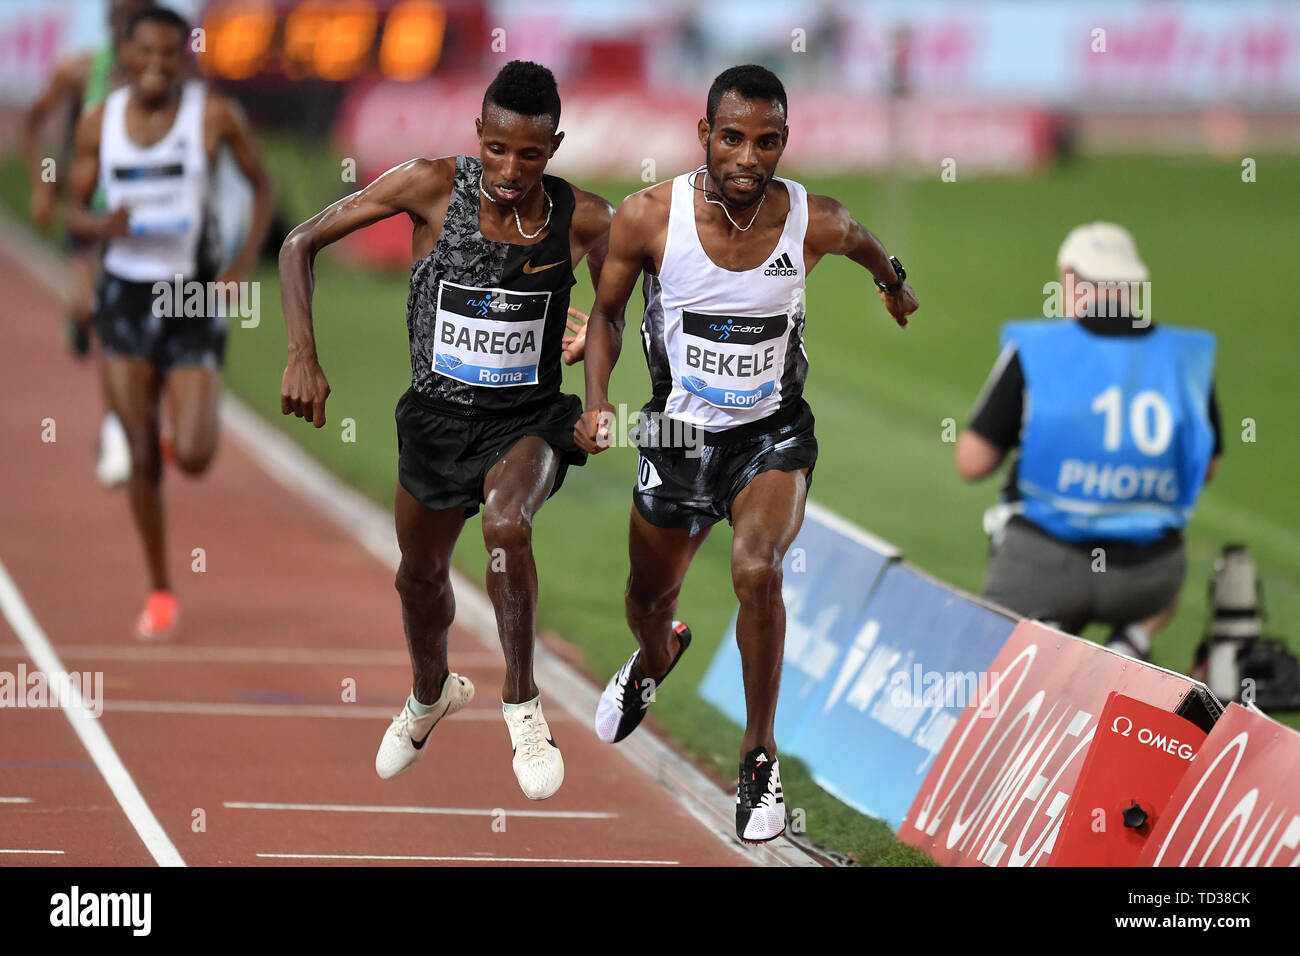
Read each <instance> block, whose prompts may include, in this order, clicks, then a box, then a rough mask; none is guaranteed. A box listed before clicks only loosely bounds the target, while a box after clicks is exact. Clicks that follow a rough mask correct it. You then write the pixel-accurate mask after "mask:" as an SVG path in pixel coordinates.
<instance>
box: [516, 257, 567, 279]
mask: <svg viewBox="0 0 1300 956" xmlns="http://www.w3.org/2000/svg"><path fill="white" fill-rule="evenodd" d="M559 265H564V260H563V259H560V260H557V261H556V262H548V263H547V264H546V265H544V266H537V267H536V268H533V264H532V263H531V262H525V263H524V275H526V276H530V275H532V274H533V273H534V272H545V271H546V270H547V269H554V268H555V267H556V266H559Z"/></svg>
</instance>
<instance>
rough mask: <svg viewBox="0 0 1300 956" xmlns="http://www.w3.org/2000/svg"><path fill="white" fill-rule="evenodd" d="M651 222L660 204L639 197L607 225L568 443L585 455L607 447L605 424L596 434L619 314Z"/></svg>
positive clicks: (618, 346)
mask: <svg viewBox="0 0 1300 956" xmlns="http://www.w3.org/2000/svg"><path fill="white" fill-rule="evenodd" d="M656 216H657V217H659V218H665V213H664V209H663V207H662V204H661V203H658V202H656V201H655V200H654V199H652V198H651V197H649V196H648V195H647V193H645V192H640V193H637V194H635V195H633V196H629V197H628V198H627V199H626V200H624V202H623V205H622V206H620V207H619V210H618V212H617V213H615V215H614V221H613V223H612V224H611V225H610V230H609V253H608V255H607V256H606V258H605V263H604V267H603V268H602V269H601V273H600V285H599V286H597V288H596V303H595V305H593V306H592V309H591V318H590V319H589V320H588V321H587V352H586V364H587V368H586V380H587V410H586V411H585V412H584V413H583V415H582V417H581V418H580V419H578V423H577V425H576V426H575V427H574V440H575V441H576V442H577V443H578V446H579V447H580V448H582V450H583V451H585V452H587V453H589V454H595V453H597V452H599V451H603V450H604V449H605V448H606V447H608V437H609V436H608V433H607V431H608V422H606V423H604V426H603V428H602V423H601V420H600V417H601V415H602V414H603V413H609V412H612V410H613V406H612V405H611V404H610V403H609V377H610V375H611V374H612V373H613V371H614V365H615V363H616V362H617V361H618V355H619V352H620V351H621V350H622V348H623V322H624V310H625V309H626V308H627V300H628V299H629V298H630V297H631V295H632V290H633V289H634V288H635V287H636V280H637V279H638V278H639V277H640V275H641V270H642V268H643V267H644V265H645V263H646V260H647V258H648V255H649V245H650V243H649V235H650V233H651V231H652V230H654V229H655V228H656ZM665 221H666V218H665ZM602 432H604V433H603V434H602Z"/></svg>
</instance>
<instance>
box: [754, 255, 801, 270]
mask: <svg viewBox="0 0 1300 956" xmlns="http://www.w3.org/2000/svg"><path fill="white" fill-rule="evenodd" d="M798 274H799V270H798V269H796V268H795V267H794V263H793V262H791V261H790V253H788V252H787V253H785V254H784V255H781V256H777V257H776V258H775V259H773V260H772V261H771V263H769V264H768V267H767V268H766V269H764V270H763V275H765V276H797V275H798Z"/></svg>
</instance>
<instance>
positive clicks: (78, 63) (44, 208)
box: [18, 53, 91, 229]
mask: <svg viewBox="0 0 1300 956" xmlns="http://www.w3.org/2000/svg"><path fill="white" fill-rule="evenodd" d="M90 64H91V56H90V54H88V53H87V54H85V55H83V56H78V57H74V58H73V59H71V60H67V61H66V62H64V63H63V64H62V65H61V66H60V67H59V68H58V69H57V70H56V71H55V72H54V76H53V77H52V78H51V79H50V85H49V86H47V87H46V88H45V90H44V92H42V93H41V95H40V96H38V97H37V98H36V102H34V103H33V104H32V105H31V106H30V107H28V108H27V111H26V112H25V113H24V114H23V122H22V123H21V125H20V126H19V130H18V137H19V140H20V145H21V148H22V155H23V160H24V161H25V162H26V164H27V175H28V179H29V181H30V182H31V186H32V205H31V215H32V221H33V222H35V223H36V225H37V226H38V227H39V228H41V229H45V228H46V227H48V226H49V224H50V222H51V221H53V219H54V205H55V199H56V198H57V195H58V186H57V183H56V182H46V181H45V180H44V178H43V175H42V174H43V173H44V169H43V168H42V158H41V156H40V155H39V153H40V147H39V144H38V140H39V138H40V132H41V127H42V126H44V125H45V120H46V119H47V118H48V117H49V115H50V114H51V113H52V112H54V111H55V110H57V109H59V108H60V107H63V106H65V105H70V106H71V107H72V108H73V109H74V110H75V109H76V104H77V103H78V102H80V101H81V98H82V96H84V95H85V89H86V74H87V73H89V72H90ZM57 175H58V170H57V167H56V169H55V176H56V177H57Z"/></svg>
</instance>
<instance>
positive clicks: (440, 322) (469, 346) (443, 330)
mask: <svg viewBox="0 0 1300 956" xmlns="http://www.w3.org/2000/svg"><path fill="white" fill-rule="evenodd" d="M550 300H551V293H549V292H511V291H509V290H507V289H478V288H473V287H471V286H463V285H457V284H455V283H454V282H446V281H443V282H440V283H438V310H437V315H436V317H435V342H434V354H433V370H434V371H435V372H437V373H438V374H439V375H445V376H446V377H447V378H454V379H456V380H457V381H458V382H465V383H466V384H468V385H477V386H482V387H484V388H506V387H508V386H511V385H536V384H537V364H538V361H539V359H540V357H541V353H542V332H543V331H544V329H545V326H546V308H547V306H548V305H549V304H550Z"/></svg>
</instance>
